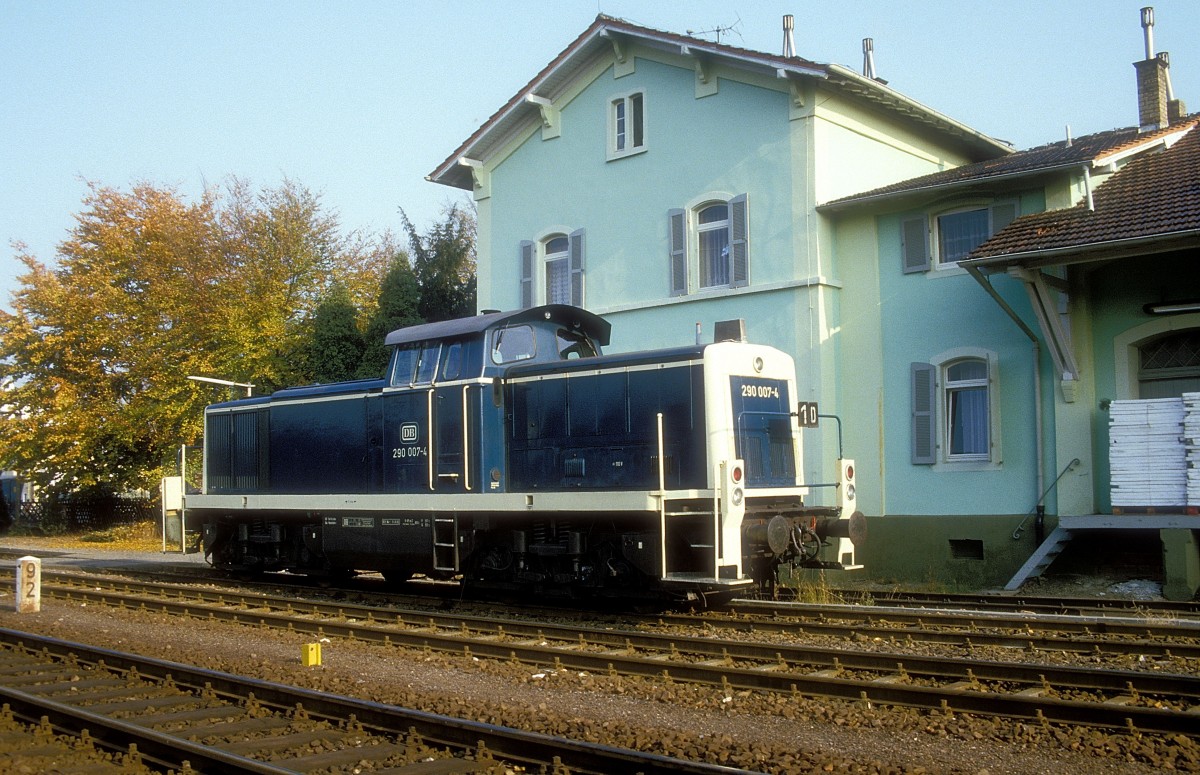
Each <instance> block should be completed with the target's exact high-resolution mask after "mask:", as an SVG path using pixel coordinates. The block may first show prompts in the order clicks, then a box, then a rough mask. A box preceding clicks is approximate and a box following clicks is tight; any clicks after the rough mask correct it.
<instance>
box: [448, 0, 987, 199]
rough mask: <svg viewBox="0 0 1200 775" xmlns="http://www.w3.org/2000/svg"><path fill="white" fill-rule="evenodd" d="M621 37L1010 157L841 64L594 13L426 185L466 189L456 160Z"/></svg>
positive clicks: (501, 131)
mask: <svg viewBox="0 0 1200 775" xmlns="http://www.w3.org/2000/svg"><path fill="white" fill-rule="evenodd" d="M622 38H626V39H629V40H632V41H635V42H637V43H639V44H641V45H645V46H650V47H652V48H658V49H660V50H665V51H673V52H675V53H683V54H690V55H692V56H696V57H698V58H700V59H712V60H713V61H719V62H721V63H724V64H727V65H730V66H734V67H741V68H745V69H750V70H753V71H756V72H766V73H771V74H775V75H778V76H779V77H784V76H789V77H810V78H818V79H820V80H821V81H822V82H823V83H826V84H828V85H829V88H831V89H836V90H840V91H841V92H843V93H845V94H847V95H851V96H853V97H854V98H856V99H859V100H863V101H866V102H868V103H871V104H873V105H875V106H876V107H879V108H882V109H884V110H886V111H889V112H891V113H893V114H895V115H903V116H905V117H906V118H908V119H909V120H912V121H915V122H917V123H919V124H922V125H924V126H925V127H926V128H927V129H929V130H931V131H934V132H939V133H942V134H943V135H945V136H949V137H953V138H955V139H956V140H957V141H959V142H961V143H962V146H963V148H964V152H966V153H969V154H970V155H971V156H972V157H973V158H980V157H983V156H991V155H994V154H1002V153H1008V152H1009V151H1010V149H1009V148H1008V146H1006V145H1005V144H1003V143H1002V142H1000V141H999V140H996V139H994V138H991V137H988V136H986V135H984V134H983V133H981V132H979V131H977V130H975V129H972V128H971V127H968V126H966V125H965V124H961V123H959V122H957V121H955V120H954V119H951V118H949V117H947V116H945V115H943V114H941V113H938V112H937V111H935V110H933V109H931V108H929V107H926V106H924V105H921V104H920V103H918V102H916V101H915V100H912V99H910V98H908V97H906V96H904V95H903V94H901V93H900V92H898V91H896V90H894V89H891V88H889V87H888V86H886V85H885V84H883V83H881V82H879V81H875V80H872V79H870V78H866V77H864V76H861V75H859V74H857V73H855V72H854V71H852V70H849V69H847V68H845V67H842V66H840V65H836V64H821V63H818V62H812V61H810V60H807V59H804V58H802V57H794V56H793V57H786V56H781V55H777V54H768V53H764V52H761V51H753V50H751V49H746V48H740V47H737V46H730V45H727V44H723V43H714V42H712V41H709V40H704V39H702V38H694V37H691V36H688V35H679V34H677V33H673V32H665V31H662V30H656V29H652V28H649V27H643V26H640V25H637V24H634V23H632V22H628V21H626V20H624V19H618V18H616V17H612V16H605V15H604V14H600V15H598V16H597V17H596V20H595V21H594V22H592V24H591V25H590V26H589V27H588V28H587V29H586V30H584V31H583V33H582V34H580V35H579V37H577V38H576V39H575V40H573V41H572V42H571V43H570V44H569V45H568V46H567V47H566V48H565V49H563V50H562V52H560V53H559V55H558V56H557V57H555V58H554V59H553V60H552V61H551V62H550V63H549V64H547V65H546V66H545V67H544V68H542V70H541V71H540V72H539V73H538V74H537V75H535V76H534V77H533V78H532V79H531V80H530V81H529V82H528V83H527V84H525V86H523V87H522V88H521V89H520V91H518V92H517V93H516V94H514V95H513V96H512V98H511V99H509V101H508V102H506V103H505V104H504V105H503V106H502V107H501V108H500V109H499V110H497V111H496V112H495V113H493V114H492V116H491V117H490V118H488V120H487V121H486V122H484V124H483V125H482V126H481V127H479V128H478V129H477V130H475V132H474V133H472V135H471V136H470V137H468V138H467V139H466V141H464V142H463V143H462V144H461V145H459V146H458V148H456V149H455V150H454V152H453V153H451V154H450V155H449V156H448V157H446V159H445V160H444V161H443V162H442V163H441V164H439V165H438V167H437V169H435V170H434V171H433V172H431V173H430V174H429V176H428V177H427V179H428V180H432V181H434V182H437V183H444V184H446V185H451V186H456V187H459V188H465V189H470V188H471V174H470V172H469V171H468V170H466V169H464V168H462V167H461V165H460V164H459V161H460V160H461V159H463V158H465V157H469V158H473V159H476V160H479V161H483V160H486V158H487V157H488V156H489V155H490V154H491V153H493V152H495V151H496V150H497V149H498V148H500V147H502V146H503V145H504V144H505V143H506V142H508V141H509V140H511V137H512V133H513V132H514V131H517V130H518V129H519V127H520V126H522V125H524V124H523V122H526V121H528V120H531V116H533V115H535V114H536V112H537V110H538V108H537V107H536V105H534V104H532V103H531V102H530V101H529V99H528V98H529V97H530V96H531V95H536V96H537V97H542V98H546V99H550V100H554V99H555V98H556V97H558V96H559V95H560V94H561V93H562V92H563V91H564V90H565V86H566V84H568V83H569V82H570V81H571V79H572V78H573V77H574V76H575V75H576V72H577V70H578V69H579V68H582V67H584V66H586V65H588V64H590V63H592V62H594V61H596V58H597V57H600V56H605V55H607V56H611V55H612V49H613V40H614V39H616V40H620V39H622Z"/></svg>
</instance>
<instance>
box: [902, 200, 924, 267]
mask: <svg viewBox="0 0 1200 775" xmlns="http://www.w3.org/2000/svg"><path fill="white" fill-rule="evenodd" d="M900 228H901V238H900V241H901V244H900V252H901V253H902V254H903V256H904V273H905V274H908V273H910V272H927V271H929V219H928V218H926V217H925V216H923V215H922V216H921V217H920V218H909V219H908V220H906V221H904V222H903V223H902V224H901V225H900Z"/></svg>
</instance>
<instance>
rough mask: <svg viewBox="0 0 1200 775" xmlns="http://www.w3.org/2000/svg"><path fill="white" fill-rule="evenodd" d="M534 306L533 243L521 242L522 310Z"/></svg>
mask: <svg viewBox="0 0 1200 775" xmlns="http://www.w3.org/2000/svg"><path fill="white" fill-rule="evenodd" d="M532 306H533V243H532V242H530V241H529V240H521V309H529V308H530V307H532Z"/></svg>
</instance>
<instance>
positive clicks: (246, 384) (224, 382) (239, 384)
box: [188, 374, 254, 398]
mask: <svg viewBox="0 0 1200 775" xmlns="http://www.w3.org/2000/svg"><path fill="white" fill-rule="evenodd" d="M188 379H190V380H195V381H196V382H210V383H212V384H214V385H225V386H226V387H243V388H246V398H249V397H250V395H251V391H252V390H253V389H254V383H252V382H230V381H229V380H227V379H216V378H215V377H193V376H191V375H190V374H189V375H188Z"/></svg>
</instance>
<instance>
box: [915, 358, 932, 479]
mask: <svg viewBox="0 0 1200 775" xmlns="http://www.w3.org/2000/svg"><path fill="white" fill-rule="evenodd" d="M909 374H910V377H911V382H912V463H913V465H926V466H928V465H933V464H934V463H935V462H936V461H937V422H935V420H936V417H935V415H934V409H935V405H936V404H937V383H936V381H935V379H934V377H935V375H936V370H935V369H934V367H933V365H932V364H929V363H913V364H910V365H909Z"/></svg>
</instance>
